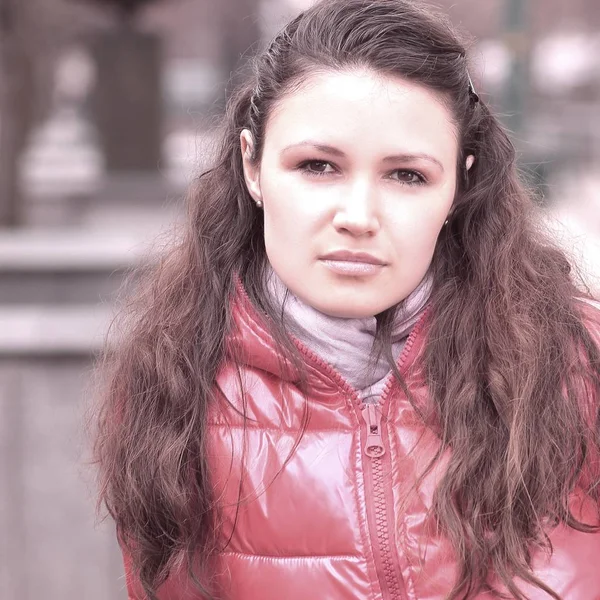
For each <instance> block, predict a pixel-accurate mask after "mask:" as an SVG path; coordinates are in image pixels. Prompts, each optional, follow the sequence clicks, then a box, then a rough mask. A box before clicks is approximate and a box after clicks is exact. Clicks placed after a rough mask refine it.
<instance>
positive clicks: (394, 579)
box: [360, 315, 424, 600]
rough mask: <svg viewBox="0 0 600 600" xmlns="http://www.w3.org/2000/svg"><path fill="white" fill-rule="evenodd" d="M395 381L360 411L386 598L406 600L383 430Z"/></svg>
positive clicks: (406, 350)
mask: <svg viewBox="0 0 600 600" xmlns="http://www.w3.org/2000/svg"><path fill="white" fill-rule="evenodd" d="M423 316H424V315H422V317H423ZM422 324H423V318H421V319H420V321H419V322H418V323H417V324H415V326H414V327H413V330H412V331H411V333H410V335H409V336H408V339H407V340H406V344H405V345H404V348H403V350H402V354H401V355H400V358H399V360H398V363H397V366H398V369H400V368H401V367H402V365H403V364H404V363H405V362H406V357H407V356H408V353H409V352H410V350H411V348H412V346H413V344H414V341H415V339H416V336H417V333H418V332H419V331H420V329H421V326H422ZM393 381H394V374H393V373H390V374H389V376H388V378H387V380H386V382H385V386H384V388H383V391H382V393H381V397H380V400H379V401H378V402H376V403H364V402H363V403H361V405H360V410H361V413H362V417H363V420H364V422H365V427H366V437H365V444H364V446H363V452H364V454H365V455H366V456H367V457H368V458H367V460H366V461H365V475H366V477H365V483H366V485H367V487H370V488H371V494H370V496H371V498H372V499H373V502H374V508H375V511H374V518H373V521H374V522H373V523H371V524H370V529H371V530H372V531H373V530H374V531H376V533H377V542H378V544H377V553H378V554H379V564H381V565H382V566H383V584H384V585H382V595H383V597H384V598H389V599H390V600H406V599H407V594H406V588H405V587H404V581H403V579H402V576H401V574H400V565H399V564H398V561H397V559H396V558H395V556H396V553H395V552H394V551H393V549H392V547H391V542H390V531H392V530H393V528H394V527H395V524H394V522H393V519H392V518H391V517H392V515H389V514H388V509H387V507H388V505H389V506H393V499H392V498H391V490H386V485H385V481H384V473H385V470H384V467H387V469H388V472H389V470H390V469H391V462H390V461H389V460H388V461H386V459H385V455H386V451H385V446H384V443H383V431H382V428H381V421H382V406H383V404H384V401H385V399H386V397H387V395H388V394H389V392H390V389H391V386H392V383H393ZM386 491H387V494H386ZM386 495H388V496H390V498H389V500H388V499H386Z"/></svg>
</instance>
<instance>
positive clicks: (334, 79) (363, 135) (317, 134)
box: [265, 71, 458, 160]
mask: <svg viewBox="0 0 600 600" xmlns="http://www.w3.org/2000/svg"><path fill="white" fill-rule="evenodd" d="M305 140H315V141H319V142H321V143H323V144H330V145H335V146H343V147H348V146H353V147H355V148H356V147H357V142H360V145H361V146H363V149H365V150H366V149H369V148H371V147H373V148H374V147H378V148H379V149H380V151H382V152H385V151H389V153H391V154H393V153H394V152H399V151H402V152H408V151H410V152H411V153H422V154H432V153H441V154H442V156H445V157H446V160H454V159H455V157H456V153H457V144H458V142H457V140H458V135H457V129H456V125H455V123H454V119H453V116H452V114H451V113H450V111H449V110H448V108H447V107H446V105H445V103H444V102H443V101H442V99H441V98H440V96H439V94H437V93H436V92H433V91H431V90H429V89H427V88H426V87H424V86H421V85H418V84H416V83H413V82H409V81H406V80H404V79H400V78H396V77H385V76H382V75H380V74H375V73H373V72H370V71H343V72H329V73H318V74H316V75H314V76H313V77H311V78H310V79H308V80H307V81H306V84H305V85H303V86H302V87H300V88H296V89H295V91H293V92H290V93H288V94H287V95H285V96H284V97H283V98H282V99H280V101H279V102H278V104H277V107H276V108H275V109H274V110H273V112H272V114H271V115H270V117H269V120H268V122H267V126H266V131H265V147H266V146H267V145H269V146H270V147H271V149H272V150H277V151H278V152H282V151H283V150H284V149H285V148H288V147H290V146H291V145H298V144H300V143H302V142H304V141H305Z"/></svg>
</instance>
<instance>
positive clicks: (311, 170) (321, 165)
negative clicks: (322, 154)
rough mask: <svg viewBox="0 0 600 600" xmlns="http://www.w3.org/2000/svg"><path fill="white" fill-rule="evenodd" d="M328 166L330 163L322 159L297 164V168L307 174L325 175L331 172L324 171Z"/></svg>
mask: <svg viewBox="0 0 600 600" xmlns="http://www.w3.org/2000/svg"><path fill="white" fill-rule="evenodd" d="M328 166H331V165H330V164H329V163H328V162H327V161H324V160H307V161H306V162H303V163H302V164H301V165H300V166H299V169H300V170H301V171H304V172H305V173H308V174H309V175H327V173H329V172H331V171H325V169H326V168H327V167H328Z"/></svg>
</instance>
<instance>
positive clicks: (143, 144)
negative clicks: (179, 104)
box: [92, 26, 163, 176]
mask: <svg viewBox="0 0 600 600" xmlns="http://www.w3.org/2000/svg"><path fill="white" fill-rule="evenodd" d="M92 54H93V57H94V59H95V63H96V68H97V81H96V89H95V91H94V98H93V102H92V105H93V108H92V111H93V114H94V121H95V123H96V127H97V129H98V134H99V137H100V143H101V146H102V149H103V151H104V156H105V161H106V162H105V165H106V170H107V174H108V175H109V176H110V175H112V174H118V173H124V172H132V171H133V172H137V173H140V172H142V173H144V172H145V173H148V174H150V173H156V172H157V171H158V169H159V167H160V162H161V157H162V155H161V142H162V121H163V114H162V113H163V109H162V88H161V56H162V52H161V39H160V37H159V36H158V35H156V34H152V33H143V32H139V31H136V30H134V29H132V28H130V27H128V26H125V27H122V28H120V29H118V30H116V31H113V32H107V33H104V34H101V35H100V36H98V37H97V38H96V39H95V42H94V44H93V46H92Z"/></svg>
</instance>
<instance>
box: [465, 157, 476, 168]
mask: <svg viewBox="0 0 600 600" xmlns="http://www.w3.org/2000/svg"><path fill="white" fill-rule="evenodd" d="M474 162H475V157H474V156H473V155H472V154H469V156H467V162H466V166H467V171H468V170H469V169H470V168H471V167H472V166H473V163H474Z"/></svg>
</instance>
